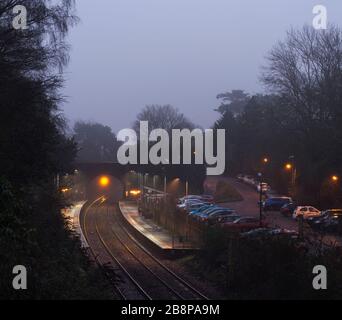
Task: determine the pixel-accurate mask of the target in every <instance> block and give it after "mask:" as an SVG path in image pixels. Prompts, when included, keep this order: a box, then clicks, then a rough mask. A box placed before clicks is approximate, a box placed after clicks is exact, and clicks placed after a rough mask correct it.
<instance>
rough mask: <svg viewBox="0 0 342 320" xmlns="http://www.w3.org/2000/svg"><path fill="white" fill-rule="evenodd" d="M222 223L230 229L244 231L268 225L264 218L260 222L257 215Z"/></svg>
mask: <svg viewBox="0 0 342 320" xmlns="http://www.w3.org/2000/svg"><path fill="white" fill-rule="evenodd" d="M221 225H222V227H224V228H227V229H230V230H235V231H239V232H243V231H248V230H252V229H257V228H260V227H267V225H268V224H267V223H266V222H265V221H264V220H262V221H261V222H260V220H259V219H258V218H255V217H240V218H238V219H236V220H234V221H233V222H224V223H222V224H221Z"/></svg>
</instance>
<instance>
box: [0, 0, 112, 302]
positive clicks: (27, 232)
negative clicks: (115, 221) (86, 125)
mask: <svg viewBox="0 0 342 320" xmlns="http://www.w3.org/2000/svg"><path fill="white" fill-rule="evenodd" d="M15 5H24V6H25V7H26V9H27V13H28V20H27V26H28V28H27V29H26V30H16V29H14V28H13V26H12V20H13V17H14V16H15V15H14V14H13V8H14V6H15ZM73 8H74V7H73V1H72V0H61V1H54V2H51V1H46V0H27V1H22V0H21V1H16V0H2V1H1V3H0V88H1V89H0V128H1V131H0V168H1V169H0V261H1V264H0V298H2V299H13V298H19V299H24V298H25V299H26V298H31V299H33V298H35V299H62V298H69V299H70V298H74V299H76V298H96V297H105V296H108V292H109V289H108V288H107V287H106V285H105V282H104V280H103V279H102V277H101V276H100V274H99V273H98V271H97V270H96V269H94V267H93V266H91V265H90V264H89V261H88V260H87V258H85V255H84V254H83V252H82V251H81V249H80V245H79V242H78V241H77V240H76V239H75V238H73V235H72V233H71V232H70V231H68V229H67V228H66V221H65V220H64V219H63V218H62V216H61V214H60V209H61V207H62V206H63V205H64V203H63V200H62V198H61V196H60V194H59V192H58V190H57V189H56V184H55V179H56V176H57V174H64V173H67V172H71V170H72V169H73V168H72V161H73V159H74V157H75V155H76V145H75V143H74V141H73V140H72V139H70V138H68V137H67V136H66V135H65V129H64V120H63V117H62V115H61V113H60V112H59V105H60V102H61V101H62V97H61V96H60V94H59V89H60V87H61V86H62V84H63V77H62V73H61V72H62V70H63V67H64V66H65V64H66V63H67V60H68V50H67V49H68V47H67V45H66V43H65V41H64V37H65V35H66V33H67V31H68V28H69V27H70V26H72V25H73V24H74V23H75V22H76V20H77V19H76V18H75V16H74V15H73ZM15 265H24V266H25V267H26V268H27V271H28V290H25V291H15V290H13V287H12V279H13V277H14V275H13V274H12V269H13V267H14V266H15Z"/></svg>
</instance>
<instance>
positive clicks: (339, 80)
mask: <svg viewBox="0 0 342 320" xmlns="http://www.w3.org/2000/svg"><path fill="white" fill-rule="evenodd" d="M267 61H268V65H267V66H266V67H265V69H264V73H263V76H262V80H263V82H264V83H265V84H266V85H267V86H268V87H269V88H270V90H272V91H273V92H275V93H276V94H278V95H279V96H280V97H281V98H282V100H283V102H284V104H285V105H286V106H287V107H288V108H289V109H288V117H289V118H290V119H291V121H292V123H293V132H295V133H296V142H297V143H296V146H297V147H296V149H295V150H294V151H293V152H294V153H296V158H297V160H298V165H299V166H301V170H299V171H298V172H299V174H300V175H301V179H302V181H303V182H304V184H305V189H307V190H310V191H311V192H312V193H313V194H316V195H318V194H319V192H320V190H319V189H320V183H322V182H323V181H324V179H326V177H327V176H328V175H329V174H331V173H332V172H334V171H338V172H341V170H342V166H341V163H342V151H341V150H342V130H341V125H340V123H341V120H342V111H341V110H342V90H341V88H342V31H341V30H340V29H339V28H338V27H336V26H332V25H331V26H329V28H328V29H327V30H319V31H318V30H315V29H313V28H312V27H309V26H305V27H304V28H303V29H301V30H291V31H289V32H288V34H287V37H286V39H285V40H284V41H282V42H279V43H278V44H277V45H276V46H275V47H274V48H273V49H272V50H271V52H270V53H269V55H268V59H267Z"/></svg>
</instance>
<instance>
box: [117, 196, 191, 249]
mask: <svg viewBox="0 0 342 320" xmlns="http://www.w3.org/2000/svg"><path fill="white" fill-rule="evenodd" d="M119 207H120V211H121V214H122V216H123V217H124V219H125V220H126V222H127V223H128V224H129V225H130V226H131V227H132V228H133V229H134V230H136V231H137V232H138V233H139V234H140V235H141V236H143V237H144V238H146V239H147V240H148V241H149V242H150V243H152V244H153V245H154V246H155V247H157V248H158V249H159V250H161V251H164V252H174V253H190V252H191V251H193V250H197V248H195V247H194V246H193V245H192V244H191V243H190V242H187V241H182V239H180V238H179V237H177V235H174V234H172V232H170V231H168V230H166V229H164V228H162V227H160V226H158V225H157V224H155V223H154V222H153V221H152V220H150V219H146V218H144V217H143V216H142V215H141V214H140V213H139V211H138V205H137V204H136V202H134V201H120V202H119Z"/></svg>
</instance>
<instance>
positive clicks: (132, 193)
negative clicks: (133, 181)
mask: <svg viewBox="0 0 342 320" xmlns="http://www.w3.org/2000/svg"><path fill="white" fill-rule="evenodd" d="M129 193H130V195H132V196H138V195H139V194H141V190H131V191H130V192H129Z"/></svg>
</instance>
